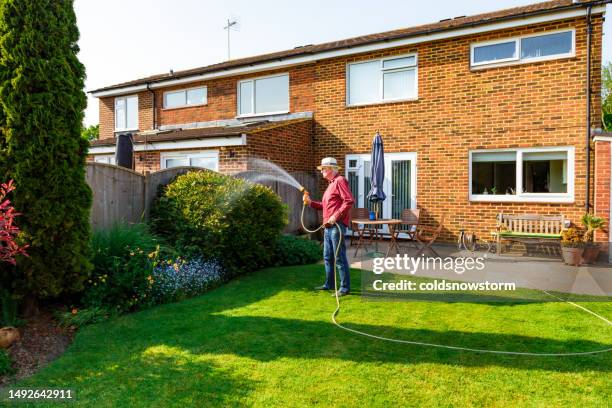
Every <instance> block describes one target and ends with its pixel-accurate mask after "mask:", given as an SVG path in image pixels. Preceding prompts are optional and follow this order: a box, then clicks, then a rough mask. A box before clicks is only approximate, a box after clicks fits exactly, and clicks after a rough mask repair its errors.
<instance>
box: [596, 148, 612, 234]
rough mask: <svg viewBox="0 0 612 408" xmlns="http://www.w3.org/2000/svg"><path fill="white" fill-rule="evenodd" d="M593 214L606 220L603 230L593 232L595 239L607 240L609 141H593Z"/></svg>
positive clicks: (608, 222) (608, 220)
mask: <svg viewBox="0 0 612 408" xmlns="http://www.w3.org/2000/svg"><path fill="white" fill-rule="evenodd" d="M594 144H595V185H594V186H593V189H594V192H595V203H594V204H595V210H594V213H595V215H597V216H599V217H603V218H605V220H606V227H605V231H598V232H596V233H595V240H596V241H599V242H608V236H609V235H608V234H609V226H610V153H611V149H610V142H607V141H605V142H604V141H598V142H595V143H594Z"/></svg>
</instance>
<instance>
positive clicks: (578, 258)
mask: <svg viewBox="0 0 612 408" xmlns="http://www.w3.org/2000/svg"><path fill="white" fill-rule="evenodd" d="M583 252H584V248H573V247H561V254H562V255H563V262H564V263H565V264H566V265H574V266H580V263H581V262H582V253H583Z"/></svg>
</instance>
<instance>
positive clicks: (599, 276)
mask: <svg viewBox="0 0 612 408" xmlns="http://www.w3.org/2000/svg"><path fill="white" fill-rule="evenodd" d="M355 248H356V247H354V246H347V255H348V257H349V263H350V264H351V267H354V268H359V269H365V270H373V266H374V265H373V262H374V259H373V256H374V254H373V253H372V252H374V246H373V245H370V246H369V247H368V248H367V250H365V251H364V250H363V249H360V250H359V253H358V255H357V256H355ZM387 248H388V242H382V243H379V246H378V251H379V252H381V253H382V255H378V256H382V257H384V253H385V252H386V251H387ZM434 249H435V250H436V251H437V252H438V253H439V254H440V257H442V258H447V257H450V258H455V259H456V258H474V257H481V258H483V261H482V262H483V264H484V268H483V269H482V270H472V271H467V270H466V271H464V272H463V273H461V274H459V273H456V272H454V271H453V270H445V269H442V268H433V269H432V268H430V269H425V268H417V269H416V270H415V271H414V273H411V272H412V271H407V270H405V269H404V267H403V266H401V267H400V268H401V269H397V268H391V269H386V268H385V272H392V273H395V274H404V275H409V276H419V277H427V278H435V279H446V280H454V281H464V282H484V281H488V282H498V283H499V282H508V283H515V284H516V287H521V288H530V289H540V290H552V291H559V292H565V293H572V294H584V295H597V296H612V265H610V264H603V263H602V264H595V265H584V266H579V267H576V266H569V265H565V264H564V263H563V262H562V260H561V256H560V255H555V254H554V251H553V254H552V255H549V256H524V255H522V254H517V253H511V254H508V255H506V254H503V255H497V254H493V253H485V252H484V251H479V252H476V253H474V254H473V253H472V252H470V251H466V250H463V251H459V250H458V249H457V246H456V245H451V244H440V245H435V246H434ZM416 252H417V251H416V249H415V248H414V247H412V246H411V245H409V243H408V242H406V241H404V242H402V243H401V247H400V251H399V255H400V257H401V258H402V261H403V257H404V254H406V255H407V256H408V257H414V256H415V255H416ZM544 252H545V251H544ZM368 253H369V254H368ZM426 255H427V256H430V257H433V256H434V255H433V254H431V253H426ZM389 257H390V258H396V259H397V255H396V253H395V252H394V251H391V253H390V254H389ZM400 265H404V264H403V262H402V263H401V264H400Z"/></svg>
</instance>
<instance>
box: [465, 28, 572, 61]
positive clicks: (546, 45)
mask: <svg viewBox="0 0 612 408" xmlns="http://www.w3.org/2000/svg"><path fill="white" fill-rule="evenodd" d="M574 37H575V31H574V30H565V31H558V32H554V33H545V34H536V35H528V36H522V37H515V38H508V39H504V40H498V41H488V42H483V43H476V44H472V45H471V58H470V64H471V66H473V67H474V66H486V65H492V64H496V65H497V64H503V63H522V62H535V61H542V60H547V59H555V58H563V57H572V56H574V42H575V41H574Z"/></svg>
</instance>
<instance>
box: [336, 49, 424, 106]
mask: <svg viewBox="0 0 612 408" xmlns="http://www.w3.org/2000/svg"><path fill="white" fill-rule="evenodd" d="M410 57H414V66H412V65H409V66H404V67H400V68H383V64H384V62H385V61H388V60H394V59H400V58H410ZM374 61H379V62H380V69H379V77H378V100H377V101H374V102H367V103H351V101H350V89H351V84H350V82H351V77H350V68H351V65H358V64H365V63H368V62H374ZM408 70H414V96H413V97H410V98H395V99H383V97H384V81H383V78H384V74H385V73H389V72H400V71H408ZM345 78H346V90H345V95H346V96H345V98H344V99H345V101H346V102H345V105H346V106H347V107H350V106H367V105H379V104H382V103H394V102H402V101H416V100H418V99H419V57H418V54H417V53H410V54H402V55H393V56H391V57H385V58H379V59H369V60H364V61H357V62H351V63H348V64H346V72H345Z"/></svg>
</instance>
